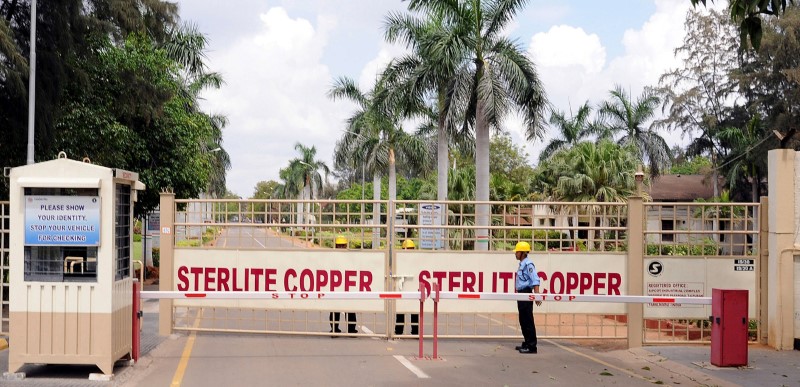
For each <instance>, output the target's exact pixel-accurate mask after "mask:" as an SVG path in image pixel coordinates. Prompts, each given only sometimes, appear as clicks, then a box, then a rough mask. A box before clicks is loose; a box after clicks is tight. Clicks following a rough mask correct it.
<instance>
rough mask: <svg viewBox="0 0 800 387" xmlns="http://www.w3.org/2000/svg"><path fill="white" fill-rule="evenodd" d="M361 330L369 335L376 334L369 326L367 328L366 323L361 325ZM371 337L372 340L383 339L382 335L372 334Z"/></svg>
mask: <svg viewBox="0 0 800 387" xmlns="http://www.w3.org/2000/svg"><path fill="white" fill-rule="evenodd" d="M361 332H364V333H366V334H368V335H372V334H375V332H372V331H371V330H370V329H369V328H367V327H366V326H364V325H362V326H361ZM370 339H372V340H381V338H380V337H376V336H372V337H370Z"/></svg>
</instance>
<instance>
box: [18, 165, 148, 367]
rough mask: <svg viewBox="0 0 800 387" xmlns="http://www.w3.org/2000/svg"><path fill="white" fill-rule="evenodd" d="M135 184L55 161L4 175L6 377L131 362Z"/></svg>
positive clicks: (119, 175)
mask: <svg viewBox="0 0 800 387" xmlns="http://www.w3.org/2000/svg"><path fill="white" fill-rule="evenodd" d="M85 161H86V160H85ZM138 177H139V176H138V174H136V173H133V172H128V171H123V170H119V169H111V168H106V167H101V166H97V165H93V164H90V163H88V162H80V161H76V160H70V159H68V158H66V155H65V154H64V153H63V152H62V153H61V154H59V157H58V158H57V159H55V160H52V161H46V162H42V163H37V164H32V165H27V166H21V167H17V168H13V169H12V170H11V188H10V190H11V192H10V210H9V213H10V218H11V219H10V226H11V229H10V234H11V235H10V238H11V243H10V245H11V249H10V263H11V266H10V280H11V282H10V289H9V293H10V300H9V301H10V302H9V311H10V316H9V328H10V331H9V341H10V343H9V358H8V363H9V364H8V370H9V372H17V371H19V370H20V368H21V367H22V366H23V365H24V364H26V363H27V364H30V363H45V364H95V365H97V367H99V368H100V370H101V371H102V372H103V373H104V374H107V375H110V374H111V373H112V372H113V370H114V363H115V362H116V361H117V360H119V359H121V358H123V357H126V358H130V356H131V355H132V343H131V341H132V340H131V332H132V329H133V327H132V320H131V315H132V313H133V310H132V308H133V306H132V304H133V300H132V295H133V278H134V277H133V270H132V261H131V248H132V244H133V243H132V242H133V203H134V202H135V201H136V191H137V190H143V189H144V188H145V187H144V184H142V183H141V182H139V181H138Z"/></svg>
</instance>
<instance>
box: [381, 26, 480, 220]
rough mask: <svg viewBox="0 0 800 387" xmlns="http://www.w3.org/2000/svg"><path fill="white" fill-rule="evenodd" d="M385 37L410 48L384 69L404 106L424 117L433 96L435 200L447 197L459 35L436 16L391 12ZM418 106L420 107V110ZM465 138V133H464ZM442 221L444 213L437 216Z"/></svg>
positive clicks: (460, 55) (454, 131) (462, 56)
mask: <svg viewBox="0 0 800 387" xmlns="http://www.w3.org/2000/svg"><path fill="white" fill-rule="evenodd" d="M385 28H386V34H385V36H386V40H387V41H389V42H391V43H395V42H398V41H400V42H402V43H405V44H406V46H407V47H409V48H411V49H412V50H413V53H412V54H409V55H405V56H403V57H401V58H399V59H398V60H396V61H393V62H392V64H391V65H390V67H389V68H388V69H387V71H386V73H387V77H388V78H389V79H391V81H392V82H393V83H396V84H399V87H400V88H401V90H402V93H403V95H402V96H403V98H404V99H405V105H406V106H410V107H412V109H414V110H416V111H411V112H409V113H412V114H414V113H417V114H419V113H420V110H422V113H423V114H422V115H423V116H424V111H425V104H426V100H428V99H433V101H434V107H433V109H430V110H431V112H432V115H433V117H431V118H432V121H434V122H435V128H436V139H437V140H436V156H437V160H436V165H437V167H436V171H437V200H440V201H444V200H447V192H448V189H447V188H448V187H447V175H448V170H449V146H448V145H449V142H450V139H453V138H460V137H463V133H459V132H458V131H457V130H456V129H457V126H456V125H454V123H455V122H454V120H453V117H452V116H450V117H449V118H450V120H448V116H449V113H448V112H449V110H450V109H451V108H452V103H453V100H452V94H451V93H449V92H448V90H449V89H450V88H451V87H452V85H453V81H454V80H455V79H456V70H457V69H458V68H459V67H460V66H461V65H462V63H461V62H460V61H462V60H463V58H464V55H463V53H461V52H459V50H460V48H461V46H462V45H461V44H459V42H458V38H459V37H458V36H457V35H455V34H451V33H450V31H448V30H447V29H446V28H445V26H444V20H443V19H442V17H441V16H440V15H439V16H437V15H425V16H424V17H423V18H418V17H416V16H414V15H411V14H401V13H390V14H389V16H387V17H386V22H385ZM420 107H421V109H420ZM467 137H468V136H467ZM440 219H442V221H444V220H445V217H444V214H443V216H441V217H440Z"/></svg>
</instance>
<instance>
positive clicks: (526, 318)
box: [517, 289, 536, 348]
mask: <svg viewBox="0 0 800 387" xmlns="http://www.w3.org/2000/svg"><path fill="white" fill-rule="evenodd" d="M517 293H533V289H523V290H518V291H517ZM517 311H519V328H520V329H521V330H522V337H524V338H525V343H524V345H525V346H526V347H528V348H536V324H534V322H533V301H517Z"/></svg>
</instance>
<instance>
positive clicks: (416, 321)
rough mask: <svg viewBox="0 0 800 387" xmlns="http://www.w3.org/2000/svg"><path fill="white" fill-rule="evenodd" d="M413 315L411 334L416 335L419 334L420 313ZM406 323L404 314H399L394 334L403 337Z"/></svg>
mask: <svg viewBox="0 0 800 387" xmlns="http://www.w3.org/2000/svg"><path fill="white" fill-rule="evenodd" d="M410 314H411V334H412V335H416V334H417V333H418V332H419V313H410ZM405 323H406V315H405V314H403V313H398V314H397V317H396V318H395V324H394V334H396V335H402V334H403V326H404V325H405Z"/></svg>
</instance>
